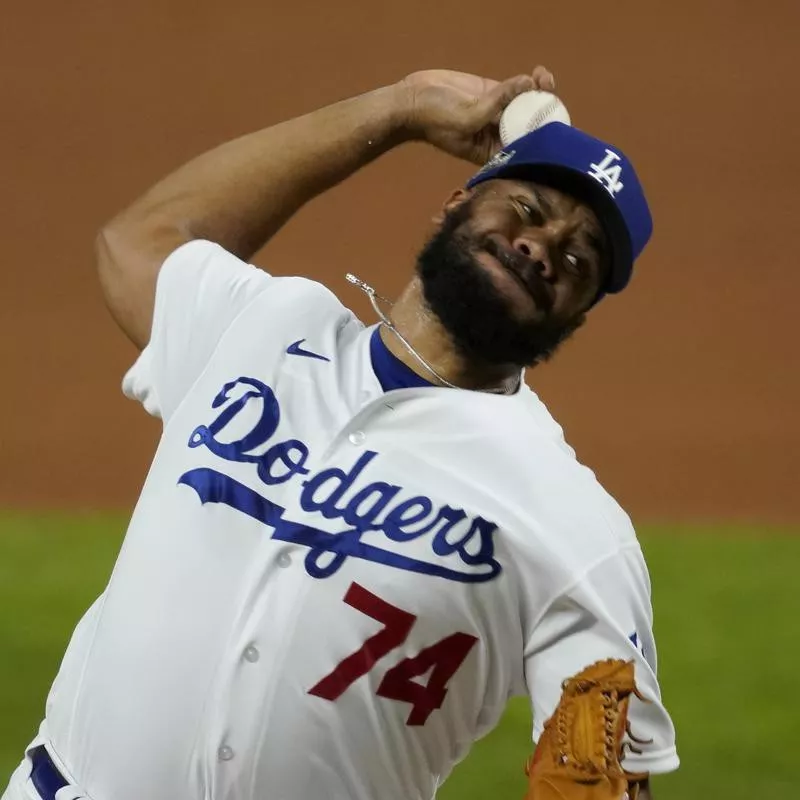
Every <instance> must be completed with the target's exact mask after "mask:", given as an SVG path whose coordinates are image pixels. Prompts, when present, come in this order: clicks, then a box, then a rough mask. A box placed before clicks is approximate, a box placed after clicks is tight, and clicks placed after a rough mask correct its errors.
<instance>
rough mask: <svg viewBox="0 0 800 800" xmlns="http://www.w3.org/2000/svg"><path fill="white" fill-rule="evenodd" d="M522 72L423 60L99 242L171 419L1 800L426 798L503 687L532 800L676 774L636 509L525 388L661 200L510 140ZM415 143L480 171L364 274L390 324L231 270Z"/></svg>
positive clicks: (134, 383) (213, 158) (594, 151)
mask: <svg viewBox="0 0 800 800" xmlns="http://www.w3.org/2000/svg"><path fill="white" fill-rule="evenodd" d="M532 88H541V89H552V88H553V78H552V75H551V74H550V73H549V72H548V71H547V70H546V69H544V68H541V67H538V68H537V69H536V70H535V71H534V72H533V74H532V75H527V76H525V75H522V76H517V77H514V78H510V79H508V80H505V81H502V82H497V81H493V80H489V79H485V78H480V77H476V76H473V75H467V74H462V73H457V72H450V71H444V70H433V71H426V72H419V73H415V74H413V75H410V76H408V77H406V78H405V79H403V80H401V81H400V82H398V83H397V84H394V85H390V86H386V87H382V88H379V89H376V90H375V91H370V92H368V93H366V94H363V95H361V96H358V97H354V98H352V99H349V100H345V101H343V102H339V103H336V104H335V105H332V106H329V107H326V108H323V109H320V110H318V111H314V112H313V113H310V114H308V115H306V116H302V117H299V118H297V119H292V120H289V121H287V122H283V123H282V124H279V125H275V126H274V127H270V128H268V129H266V130H261V131H257V132H255V133H251V134H249V135H246V136H243V137H242V138H239V139H237V140H235V141H231V142H228V143H226V144H223V145H222V146H220V147H218V148H216V149H214V150H212V151H210V152H208V153H206V154H204V155H201V156H200V157H199V158H196V159H195V160H193V161H191V162H189V163H188V164H186V165H185V166H183V167H181V168H180V169H179V170H177V171H176V172H174V173H173V174H171V175H169V176H168V177H166V178H165V179H164V180H162V181H161V182H160V183H158V184H156V185H155V186H154V187H153V188H152V189H150V190H149V191H148V192H147V193H146V194H145V195H144V196H143V197H141V198H139V199H138V200H136V201H135V202H134V203H133V205H131V206H130V207H129V208H127V209H126V210H124V211H123V212H122V213H120V214H119V215H118V216H117V217H116V218H115V219H113V220H112V221H111V222H110V223H108V225H107V226H105V227H104V228H103V230H102V231H101V233H100V235H99V236H98V239H97V267H98V271H99V276H100V281H101V284H102V287H103V290H104V292H105V297H106V300H107V303H108V306H109V308H110V310H111V313H112V315H113V316H114V319H115V320H116V321H117V323H118V324H119V326H120V327H121V328H122V330H123V331H124V332H125V333H126V334H127V336H128V337H129V338H130V340H131V341H132V342H133V343H134V345H135V346H136V347H137V348H138V350H139V351H140V353H139V355H138V358H137V359H136V361H135V363H134V364H133V365H132V367H131V368H130V370H129V372H128V373H127V374H126V375H125V377H124V380H123V391H124V392H125V394H126V395H127V396H128V397H130V398H133V399H135V400H137V401H138V402H140V403H141V404H142V405H143V406H144V407H145V409H146V410H147V411H148V412H149V413H150V414H153V415H155V416H157V417H159V418H160V419H161V420H162V422H163V432H162V435H161V439H160V442H159V445H158V449H157V451H156V453H155V457H154V459H153V463H152V466H151V468H150V471H149V473H148V474H147V477H146V480H145V482H144V486H143V489H142V492H141V496H140V498H139V501H138V503H137V505H136V508H135V511H134V513H133V516H132V518H131V521H130V525H129V527H128V531H127V535H126V537H125V541H124V544H123V546H122V549H121V552H120V554H119V557H118V560H117V563H116V565H115V567H114V569H113V572H112V574H111V576H110V579H109V581H108V585H107V587H106V589H105V591H104V592H103V593H102V595H101V596H100V597H99V598H97V600H96V602H95V603H94V604H93V605H92V606H91V608H90V609H89V610H88V611H87V612H86V614H85V615H84V617H83V618H82V619H81V621H80V622H79V623H78V625H77V628H76V629H75V631H74V634H73V636H72V639H71V641H70V644H69V647H68V649H67V651H66V654H65V655H64V659H63V662H62V664H61V667H60V670H59V673H58V676H57V678H56V680H55V682H54V684H53V686H52V689H51V692H50V694H49V697H48V700H47V706H46V713H45V716H44V721H43V722H42V724H41V727H40V728H39V731H38V733H37V734H36V736H35V738H33V740H32V741H31V742H30V744H29V746H28V747H27V749H26V750H25V753H24V758H23V760H22V762H21V763H20V765H19V767H18V768H17V769H16V771H15V772H14V773H13V775H12V777H11V780H10V783H9V786H8V788H7V789H6V791H5V794H4V795H3V797H4V798H5V800H78V798H87V799H88V800H143V799H144V800H311V799H312V798H313V799H314V800H430V798H433V797H434V795H435V794H436V790H437V787H438V786H439V785H440V784H441V783H442V782H443V781H445V780H446V778H447V776H448V774H449V773H450V772H451V770H452V769H453V767H454V765H455V764H457V763H458V762H459V761H460V760H461V759H463V758H464V757H465V755H466V754H467V753H468V751H469V749H470V746H471V745H472V743H473V742H474V741H476V740H477V739H479V738H480V737H482V736H484V735H485V734H486V733H488V732H489V731H491V730H492V728H493V727H495V725H496V724H497V723H498V721H499V720H500V717H501V715H502V713H503V710H504V708H505V707H506V703H507V701H508V699H509V698H510V697H513V696H515V695H527V696H529V698H530V702H531V707H532V710H533V720H534V729H533V731H532V736H533V741H535V742H538V746H537V747H536V750H535V753H534V755H533V757H532V759H531V760H530V762H529V764H528V765H527V773H528V781H529V783H528V786H529V788H528V798H529V800H556V798H561V799H563V798H575V799H576V800H577V799H578V798H580V800H612V798H613V799H614V800H620V798H622V797H624V796H626V795H629V796H631V797H633V796H635V795H636V793H639V796H640V798H641V797H643V796H646V795H647V794H648V792H649V790H648V788H647V779H648V776H649V775H650V774H652V773H660V772H667V771H670V770H674V769H675V768H676V767H677V766H678V757H677V754H676V748H675V741H674V730H673V726H672V723H671V721H670V717H669V715H668V713H667V711H666V710H665V708H664V706H663V705H662V702H661V699H660V690H659V685H658V682H657V679H656V649H655V644H654V641H653V634H652V611H651V603H650V584H649V578H648V572H647V568H646V566H645V562H644V560H643V557H642V551H641V549H640V547H639V544H638V542H637V539H636V536H635V534H634V531H633V528H632V526H631V523H630V521H629V519H628V517H627V516H626V514H625V513H624V512H623V510H622V509H621V508H620V507H619V506H618V505H617V503H616V502H615V501H614V500H613V499H612V498H611V497H610V496H609V495H608V494H607V493H606V492H605V491H604V490H603V488H602V487H601V485H600V484H599V483H598V481H597V479H596V478H595V476H594V474H593V473H592V472H591V471H590V470H589V469H587V468H586V467H584V466H582V465H581V463H580V462H579V461H578V460H577V459H576V456H575V453H574V451H573V450H572V449H571V448H570V447H569V445H568V444H566V442H565V440H564V437H563V435H562V431H561V428H560V427H559V426H558V424H557V423H556V422H555V421H554V420H553V418H552V417H551V416H550V414H549V412H548V411H547V409H546V408H545V406H544V405H543V404H542V402H541V401H540V400H539V399H538V398H537V396H536V395H535V394H534V393H533V392H532V391H531V390H530V389H529V388H528V386H527V385H526V383H525V381H524V380H523V378H524V370H525V369H527V368H531V367H534V366H535V365H537V364H538V363H540V362H542V361H543V360H544V359H547V358H548V357H550V356H551V355H552V354H553V353H554V352H555V351H556V350H557V348H558V346H559V345H560V344H561V343H562V342H563V341H564V340H565V339H567V338H568V337H569V336H570V335H571V334H572V333H573V332H574V331H575V330H576V329H577V328H578V327H580V326H581V324H582V323H583V322H584V319H585V318H586V316H587V314H588V313H589V312H590V310H591V308H592V307H593V306H594V305H595V304H596V303H598V302H599V301H601V300H602V299H603V298H604V297H606V295H609V294H614V293H617V292H620V291H621V290H622V289H624V288H625V286H626V284H627V283H628V281H629V279H630V277H631V273H632V270H633V265H634V261H635V260H636V258H637V257H638V255H639V254H640V253H641V252H642V249H643V248H644V247H645V245H646V243H647V241H648V239H649V237H650V234H651V220H650V214H649V211H648V206H647V202H646V200H645V196H644V194H643V191H642V187H641V185H640V183H639V180H638V178H637V175H636V172H635V171H634V168H633V166H632V165H631V163H630V161H629V160H628V158H627V157H626V156H625V155H624V153H623V152H622V151H621V150H619V149H618V148H617V147H614V146H613V145H611V144H608V143H606V142H603V141H601V140H599V139H596V138H594V137H592V136H590V135H588V134H587V133H584V132H582V131H580V130H578V129H576V128H573V127H569V126H567V125H564V124H562V123H552V124H548V125H545V126H544V127H541V128H539V129H538V130H535V131H533V132H531V133H529V134H527V135H526V136H524V137H523V138H521V139H519V140H517V141H515V142H514V143H513V144H512V145H511V146H508V147H506V148H505V149H501V148H500V142H499V140H498V128H497V125H498V120H499V116H500V114H501V112H502V111H503V109H504V108H505V107H506V105H507V104H508V103H509V102H510V101H511V100H512V99H513V98H514V97H515V96H517V95H518V94H519V93H521V92H523V91H527V90H529V89H532ZM409 141H421V142H427V143H429V144H430V145H433V146H434V147H436V148H438V149H439V150H441V151H443V152H445V153H448V154H450V155H452V156H456V157H459V158H462V159H466V160H468V161H470V162H472V163H474V164H477V165H482V168H481V169H480V170H479V171H478V172H477V173H476V174H475V175H474V176H473V177H472V178H471V180H470V181H469V182H468V183H467V185H466V186H463V187H460V188H457V189H456V190H455V191H454V192H453V193H452V195H451V196H450V197H448V198H447V199H446V200H445V202H444V204H443V207H442V209H441V212H440V214H439V216H438V218H437V223H436V225H435V230H434V232H433V234H432V236H431V237H430V239H429V240H428V241H427V243H426V244H425V245H424V247H423V248H422V249H421V251H420V254H419V257H418V259H417V262H416V265H415V268H414V269H413V270H410V274H409V282H408V284H407V286H406V288H405V290H404V291H403V292H402V294H401V296H400V297H399V298H398V299H397V300H396V302H394V303H391V302H389V301H388V300H385V299H384V298H382V297H381V296H380V295H379V294H377V293H376V292H375V291H374V290H373V288H372V286H371V285H370V284H368V283H366V282H364V280H362V277H355V276H353V277H352V278H351V280H352V282H354V283H355V284H356V286H357V287H360V288H361V289H362V290H363V291H365V292H366V293H367V294H368V295H369V297H370V300H371V301H372V303H373V306H374V308H375V312H376V321H375V322H374V323H372V322H369V323H364V322H362V321H360V320H359V319H357V318H356V316H355V315H354V314H353V313H352V312H351V311H349V310H348V308H347V307H346V306H345V305H343V304H342V302H341V301H340V300H339V299H338V297H337V296H336V295H335V294H333V292H332V291H331V290H330V289H329V288H326V287H325V286H322V285H320V284H319V283H316V282H314V281H312V280H308V279H306V278H303V277H295V276H289V275H282V274H281V265H280V264H278V263H271V262H269V261H267V270H266V271H262V270H260V269H257V268H256V267H254V266H251V265H250V264H249V263H248V261H249V260H250V259H251V258H252V257H253V255H254V254H255V253H256V251H258V250H259V249H260V248H261V247H262V246H263V245H264V244H265V243H267V242H268V241H269V240H270V238H271V237H272V236H273V235H274V234H275V233H276V232H277V231H278V230H279V229H280V228H281V226H282V225H283V224H284V223H285V222H286V221H287V220H289V219H290V218H291V217H292V215H293V214H295V212H297V211H298V209H300V208H301V206H303V205H304V204H305V203H307V202H308V201H310V200H311V199H312V198H314V197H316V196H317V195H319V194H320V193H322V192H324V191H326V190H328V189H330V188H332V187H333V186H334V185H336V184H337V183H339V182H340V181H343V180H345V179H346V178H347V177H348V176H350V175H352V174H353V173H354V172H356V171H357V170H359V169H361V168H362V167H364V166H366V165H367V164H368V163H370V162H371V161H373V160H374V159H376V158H378V157H379V156H381V155H382V154H384V153H386V152H387V151H389V150H391V149H393V148H395V147H398V146H400V145H402V144H403V143H405V142H409ZM389 191H391V187H387V192H389ZM354 244H355V245H356V248H357V242H356V243H354ZM390 245H391V243H390V242H388V243H387V246H390ZM267 252H268V251H267ZM354 261H357V259H354ZM368 272H369V274H368V275H367V276H366V277H368V278H369V279H370V281H375V282H380V277H381V275H380V268H379V267H372V268H371V269H370V270H368ZM356 290H357V289H355V288H353V291H356ZM32 734H33V732H32ZM531 749H532V750H533V747H532V748H531ZM515 766H516V765H515ZM519 769H522V765H519Z"/></svg>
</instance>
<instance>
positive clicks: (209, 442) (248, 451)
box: [178, 377, 501, 583]
mask: <svg viewBox="0 0 800 800" xmlns="http://www.w3.org/2000/svg"><path fill="white" fill-rule="evenodd" d="M234 389H236V390H239V391H241V390H242V389H244V391H243V392H242V393H241V394H238V392H237V394H238V397H235V398H234V396H233V390H234ZM252 403H260V415H259V417H258V419H257V420H256V421H255V423H254V424H253V425H252V427H251V429H250V430H249V431H248V432H247V433H245V434H244V435H243V436H241V438H239V439H236V440H234V441H230V442H224V441H221V440H220V439H219V438H218V436H219V435H220V434H221V433H222V431H223V430H224V429H225V428H226V427H227V426H228V425H229V424H230V423H231V422H232V421H233V420H234V419H235V418H236V417H237V416H238V415H239V414H240V413H241V412H242V411H243V410H244V409H245V408H246V407H248V406H250V405H251V404H252ZM212 408H220V409H221V410H220V412H219V414H218V415H217V417H216V419H214V420H213V421H212V422H211V423H210V424H208V425H198V426H197V428H195V429H194V431H193V432H192V434H191V436H190V437H189V442H188V444H189V447H191V448H197V447H205V448H207V449H208V450H209V451H210V452H211V453H213V454H214V455H215V456H217V457H218V458H221V459H224V460H227V461H235V462H239V463H249V464H252V465H253V466H254V468H255V472H256V475H257V476H258V478H259V479H260V481H261V482H262V483H263V484H264V487H265V489H268V487H270V486H274V485H277V484H284V483H287V482H289V481H291V480H292V479H294V478H297V477H299V476H307V477H305V479H304V480H301V481H297V483H298V484H299V487H302V488H299V491H298V494H299V497H298V502H299V505H300V507H301V508H302V509H303V511H305V512H307V513H314V514H320V515H321V516H322V517H324V518H325V519H327V520H341V521H342V523H343V524H344V525H345V527H344V528H343V529H342V530H340V531H337V532H335V533H331V532H328V531H325V530H322V529H320V528H317V527H313V526H311V525H307V524H305V523H301V522H295V521H292V520H289V519H287V518H286V517H285V513H286V509H285V508H283V507H282V506H280V505H278V504H277V503H274V502H273V501H272V500H270V499H269V498H268V497H267V496H266V495H265V494H261V493H259V492H256V491H254V490H253V489H251V488H250V487H249V486H245V485H244V484H243V483H241V482H239V481H237V480H235V479H234V478H232V477H230V476H229V475H225V474H224V473H222V472H219V471H218V470H216V469H212V468H210V467H200V468H197V469H192V470H189V471H188V472H186V473H185V474H183V475H181V477H180V479H179V480H178V483H180V484H184V485H186V486H190V487H191V488H192V489H194V491H195V492H197V495H198V497H199V498H200V500H201V502H203V503H224V504H225V505H228V506H230V507H231V508H235V509H236V510H237V511H240V512H241V513H243V514H247V515H248V516H250V517H252V518H253V519H257V520H258V521H259V522H261V523H263V524H264V525H265V526H267V527H269V528H271V529H272V534H271V535H272V538H273V539H278V540H281V541H285V542H292V543H294V544H298V545H302V546H304V547H307V548H308V549H309V552H308V555H307V556H306V559H305V568H306V571H307V572H308V574H309V575H311V576H312V577H314V578H327V577H329V576H330V575H333V574H335V573H336V572H337V571H338V570H339V569H340V568H341V566H342V565H343V564H344V563H345V561H346V560H347V559H348V558H360V559H364V560H367V561H372V562H374V563H378V564H384V565H385V566H389V567H394V568H395V569H401V570H407V571H411V572H420V573H423V574H426V575H434V576H437V577H440V578H445V579H447V580H452V581H459V582H462V583H482V582H485V581H490V580H492V579H493V578H495V577H497V575H499V574H500V572H501V566H500V564H499V563H498V562H497V560H496V559H495V558H494V540H493V536H494V532H495V531H496V530H497V525H495V524H494V523H493V522H489V521H488V520H485V519H483V518H482V517H469V516H468V515H467V513H466V512H465V511H464V510H463V509H460V508H454V507H451V506H449V505H444V506H438V507H437V506H436V505H435V504H434V502H433V501H432V500H431V498H430V497H427V496H426V495H420V494H417V495H410V494H409V493H408V492H406V491H405V490H404V489H403V487H402V486H399V485H397V484H390V483H387V482H385V481H372V482H370V483H366V484H364V483H363V481H361V480H359V479H360V478H361V476H362V473H364V472H365V470H367V468H368V467H369V466H370V464H372V462H373V461H375V459H376V458H377V457H378V453H377V452H375V451H374V450H366V451H365V452H363V453H362V454H361V455H360V457H359V458H358V459H357V460H356V461H355V463H354V464H352V465H351V466H350V467H349V468H342V467H339V466H333V467H326V468H325V469H322V470H320V471H319V472H316V473H312V472H311V470H310V469H309V468H308V467H307V466H306V464H307V462H308V460H309V456H310V452H309V449H308V446H307V445H306V444H305V442H302V441H300V440H299V439H288V440H286V441H280V442H275V443H271V444H270V446H269V447H268V448H267V449H266V450H263V448H264V445H266V444H267V443H268V442H269V440H270V439H271V438H272V437H273V436H274V434H275V432H276V430H277V428H278V423H279V422H280V413H281V412H280V404H279V403H278V399H277V397H276V396H275V393H274V392H273V391H272V389H271V388H270V387H269V386H267V385H266V384H265V383H262V382H261V381H258V380H256V379H255V378H247V377H241V378H238V379H237V380H235V381H231V382H229V383H227V384H225V386H223V387H222V390H221V391H220V392H219V394H218V395H217V396H216V397H215V398H214V401H213V402H212ZM257 450H258V451H262V450H263V452H259V453H258V454H256V453H255V452H254V451H257ZM375 533H378V534H381V535H382V537H384V539H385V540H389V541H390V542H393V543H395V544H401V545H402V544H403V543H406V542H411V541H417V540H421V539H423V538H424V539H427V541H428V542H429V545H430V549H431V554H432V555H433V556H437V557H438V558H433V559H431V560H430V561H428V560H421V559H418V558H414V557H411V556H409V555H404V554H402V553H401V552H398V551H397V550H398V549H399V548H398V549H388V548H386V547H385V542H383V544H384V546H381V544H382V542H381V539H380V537H377V541H375V539H376V537H375ZM452 557H455V558H456V559H457V560H456V565H459V564H460V567H458V568H453V565H452ZM444 561H446V562H447V563H442V562H444Z"/></svg>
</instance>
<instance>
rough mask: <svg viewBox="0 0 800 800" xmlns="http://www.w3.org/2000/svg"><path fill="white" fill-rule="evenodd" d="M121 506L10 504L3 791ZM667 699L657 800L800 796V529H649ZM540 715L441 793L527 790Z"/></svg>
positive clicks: (516, 710)
mask: <svg viewBox="0 0 800 800" xmlns="http://www.w3.org/2000/svg"><path fill="white" fill-rule="evenodd" d="M123 527H124V521H123V520H122V519H121V518H119V517H116V516H110V515H91V516H85V515H84V516H75V515H73V516H65V515H54V514H53V515H47V514H35V515H34V514H12V513H0V648H1V649H0V788H2V786H3V785H4V783H5V777H6V776H7V775H8V774H9V773H10V771H11V770H12V768H13V767H14V766H15V765H16V764H17V763H18V761H19V759H20V756H21V752H22V748H23V747H24V745H25V744H26V743H27V742H28V740H29V739H30V738H31V737H32V736H33V734H34V732H35V730H36V727H37V725H38V723H39V720H40V718H41V716H42V711H43V708H44V700H45V697H46V694H47V690H48V687H49V685H50V683H51V681H52V679H53V677H54V675H55V673H56V670H57V669H58V663H59V660H60V658H61V654H62V653H63V650H64V647H65V645H66V643H67V641H68V638H69V635H70V633H71V631H72V628H73V627H74V625H75V623H76V622H77V620H78V618H79V617H80V615H81V614H82V613H83V611H84V610H85V609H86V608H87V607H88V606H89V605H90V604H91V602H92V601H93V600H94V598H95V597H96V596H97V594H98V593H99V592H100V591H101V590H102V587H103V585H104V583H105V581H106V579H107V577H108V574H109V571H110V569H111V566H112V564H113V561H114V558H115V556H116V553H117V551H118V549H119V545H120V542H121V536H122V530H123ZM641 538H642V541H643V545H644V548H645V552H646V554H647V557H648V563H649V565H650V571H651V575H652V578H653V590H654V605H655V610H656V635H657V638H658V641H659V653H660V665H659V674H660V677H661V683H662V688H663V692H664V699H665V701H666V703H667V705H668V707H669V708H670V710H671V712H672V714H673V718H674V720H675V723H676V727H677V729H678V747H679V751H680V755H681V758H682V762H683V763H682V766H681V769H680V770H679V771H678V772H677V773H675V774H673V775H670V776H666V777H663V778H657V779H656V780H655V781H654V786H655V790H654V795H655V797H656V800H695V799H696V800H707V798H708V797H712V796H713V797H719V798H721V800H752V798H753V797H791V796H794V795H795V794H796V793H797V788H796V781H797V777H796V773H797V765H798V764H800V755H798V746H800V699H798V698H800V692H798V683H799V682H798V677H800V530H794V531H791V530H783V531H775V530H772V531H765V530H759V529H756V528H750V529H748V528H743V527H737V528H724V527H720V528H716V529H712V528H709V527H705V528H687V527H685V526H684V527H681V528H677V529H670V528H667V527H663V526H662V527H660V528H650V529H646V530H644V531H643V533H642V535H641ZM529 731H530V714H529V712H528V708H527V703H526V702H525V701H524V700H519V701H515V702H513V703H512V704H511V705H510V706H509V708H508V711H507V713H506V716H505V718H504V720H503V722H502V724H501V725H500V727H499V728H498V729H497V730H496V731H494V732H493V733H492V734H491V735H490V736H488V737H486V738H485V739H484V740H482V741H481V742H479V743H478V744H477V745H476V746H475V748H474V750H473V751H472V753H471V754H470V756H469V758H468V759H467V760H466V761H465V762H464V763H463V764H461V765H460V766H459V767H458V769H457V770H456V772H455V773H454V774H453V776H452V777H451V779H450V780H449V781H448V782H447V784H446V785H445V786H444V787H443V788H442V790H441V792H440V793H439V798H440V800H478V798H480V799H481V800H486V798H495V797H496V798H515V797H521V796H522V794H523V792H524V787H525V783H524V777H523V775H522V772H521V765H522V763H523V761H524V759H525V756H526V755H527V753H528V750H529V746H528V740H529V735H530V732H529Z"/></svg>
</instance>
